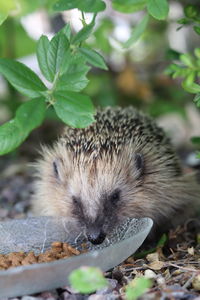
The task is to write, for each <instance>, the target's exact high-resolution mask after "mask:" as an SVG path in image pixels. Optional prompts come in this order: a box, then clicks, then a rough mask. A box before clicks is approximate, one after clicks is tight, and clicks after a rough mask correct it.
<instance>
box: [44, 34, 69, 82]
mask: <svg viewBox="0 0 200 300" xmlns="http://www.w3.org/2000/svg"><path fill="white" fill-rule="evenodd" d="M68 49H69V41H68V39H67V37H66V36H65V34H64V33H62V32H59V33H58V34H56V35H55V36H54V37H53V39H52V40H51V42H50V46H49V50H48V53H47V60H48V65H49V70H50V72H51V76H53V77H55V75H56V74H57V73H58V72H59V70H60V68H61V66H62V63H63V58H64V56H65V54H66V52H67V50H68Z"/></svg>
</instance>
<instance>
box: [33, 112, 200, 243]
mask: <svg viewBox="0 0 200 300" xmlns="http://www.w3.org/2000/svg"><path fill="white" fill-rule="evenodd" d="M37 169H38V174H37V176H38V179H37V180H36V183H35V195H34V199H33V202H32V203H33V211H34V213H35V214H39V215H48V216H64V217H70V218H72V219H74V220H75V221H76V222H77V226H79V225H80V226H81V228H82V227H84V228H85V232H86V234H87V237H88V240H89V241H91V242H92V243H93V244H100V243H102V242H103V240H104V239H105V237H106V235H107V233H108V232H109V231H111V230H112V229H113V227H114V226H116V225H117V224H119V222H121V221H123V220H124V219H125V218H127V217H130V218H141V217H150V218H152V219H153V221H154V224H155V226H156V227H158V228H160V229H165V230H167V228H169V227H170V226H172V225H174V226H175V225H176V224H177V222H178V220H179V216H181V218H183V216H184V215H189V213H192V211H193V207H195V206H196V205H197V203H198V200H199V197H200V185H199V184H198V183H197V182H196V178H195V174H192V173H191V174H186V175H185V174H184V172H183V168H182V166H181V163H180V161H179V158H178V157H177V155H176V153H175V150H174V149H173V146H172V144H171V142H170V139H169V137H168V136H167V135H166V134H165V133H164V131H163V129H162V128H160V127H159V126H157V125H156V123H155V121H154V120H153V119H152V118H151V117H149V116H147V115H145V114H144V113H142V112H140V111H138V110H137V109H135V108H133V107H127V108H119V107H117V108H111V107H107V108H104V109H98V110H97V112H96V115H95V122H94V123H93V124H91V125H90V126H88V127H86V128H84V129H76V128H70V127H65V128H64V131H63V133H62V135H61V136H60V137H59V138H58V140H57V141H56V142H55V144H54V145H53V146H52V147H47V146H43V149H42V158H41V159H39V160H38V162H37Z"/></svg>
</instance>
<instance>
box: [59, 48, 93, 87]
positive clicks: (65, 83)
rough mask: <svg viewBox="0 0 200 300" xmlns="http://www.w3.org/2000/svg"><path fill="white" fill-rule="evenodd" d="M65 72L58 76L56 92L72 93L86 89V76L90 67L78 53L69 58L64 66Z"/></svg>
mask: <svg viewBox="0 0 200 300" xmlns="http://www.w3.org/2000/svg"><path fill="white" fill-rule="evenodd" d="M66 67H67V68H66V72H65V73H64V74H63V75H62V76H60V78H59V80H58V82H57V85H56V91H63V90H64V91H74V92H79V91H81V90H82V89H84V88H85V87H86V85H87V84H88V79H87V78H86V74H87V73H88V71H89V69H90V67H88V66H87V65H86V63H85V59H83V58H82V57H81V56H80V55H79V53H77V54H75V55H74V56H72V57H71V58H69V64H68V66H66Z"/></svg>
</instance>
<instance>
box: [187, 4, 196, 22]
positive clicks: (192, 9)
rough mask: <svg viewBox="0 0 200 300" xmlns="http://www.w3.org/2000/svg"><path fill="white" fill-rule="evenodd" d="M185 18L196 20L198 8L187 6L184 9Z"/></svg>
mask: <svg viewBox="0 0 200 300" xmlns="http://www.w3.org/2000/svg"><path fill="white" fill-rule="evenodd" d="M184 13H185V16H186V17H187V18H189V19H196V17H197V16H198V8H197V6H195V5H191V4H189V5H187V6H185V7H184Z"/></svg>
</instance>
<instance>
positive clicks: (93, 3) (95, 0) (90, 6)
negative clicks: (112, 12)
mask: <svg viewBox="0 0 200 300" xmlns="http://www.w3.org/2000/svg"><path fill="white" fill-rule="evenodd" d="M105 8H106V5H105V2H103V1H102V0H84V1H82V0H80V3H79V5H78V9H80V10H81V11H84V12H93V13H97V12H100V11H103V10H104V9H105Z"/></svg>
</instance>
